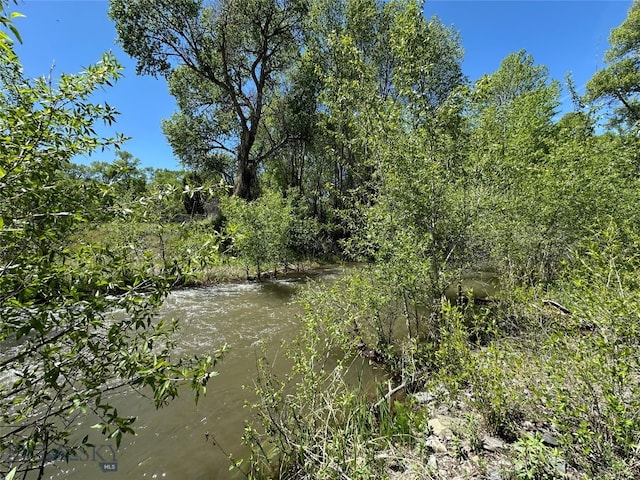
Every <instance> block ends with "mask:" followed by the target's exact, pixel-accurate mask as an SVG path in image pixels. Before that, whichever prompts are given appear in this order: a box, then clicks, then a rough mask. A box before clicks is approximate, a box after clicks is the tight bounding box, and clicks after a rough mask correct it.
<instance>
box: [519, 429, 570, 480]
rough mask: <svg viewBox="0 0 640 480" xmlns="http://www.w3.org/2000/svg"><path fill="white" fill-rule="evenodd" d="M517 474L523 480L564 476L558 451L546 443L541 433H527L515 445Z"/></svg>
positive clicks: (541, 479)
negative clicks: (559, 466)
mask: <svg viewBox="0 0 640 480" xmlns="http://www.w3.org/2000/svg"><path fill="white" fill-rule="evenodd" d="M514 451H515V462H514V467H515V476H516V478H517V479H522V480H525V479H526V480H552V479H554V478H563V476H564V475H563V473H562V472H561V471H559V470H558V464H559V462H560V461H561V460H560V458H559V454H558V451H557V450H556V449H550V448H548V447H547V446H545V445H544V443H543V442H542V438H541V437H540V435H525V436H524V437H522V438H521V439H520V440H518V441H517V442H516V443H515V445H514Z"/></svg>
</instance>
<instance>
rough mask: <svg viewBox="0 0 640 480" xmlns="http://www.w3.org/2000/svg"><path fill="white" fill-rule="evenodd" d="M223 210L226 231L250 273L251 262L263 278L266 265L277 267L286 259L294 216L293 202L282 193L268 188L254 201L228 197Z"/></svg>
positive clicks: (224, 200) (259, 276) (235, 251)
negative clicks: (290, 203) (291, 203)
mask: <svg viewBox="0 0 640 480" xmlns="http://www.w3.org/2000/svg"><path fill="white" fill-rule="evenodd" d="M222 211H223V213H224V215H225V217H226V219H227V223H226V232H225V233H226V235H227V237H228V238H229V239H230V240H231V243H232V245H233V252H234V253H236V254H237V255H239V256H240V258H242V259H243V260H244V262H245V265H246V269H247V277H249V266H250V265H251V266H255V268H256V275H257V277H258V280H260V279H261V278H262V272H263V267H265V266H266V265H273V266H274V270H275V269H276V268H277V265H278V263H280V262H281V261H284V260H285V259H286V253H287V252H286V248H287V246H288V242H287V240H288V238H289V232H290V230H291V227H292V223H293V216H292V213H291V205H289V203H287V201H286V199H284V198H282V196H280V194H279V193H277V192H266V193H265V194H264V195H262V196H261V197H260V198H259V199H257V200H256V201H254V202H247V201H245V200H243V199H241V198H237V197H227V198H225V199H223V203H222ZM283 263H284V262H283ZM285 264H286V263H285Z"/></svg>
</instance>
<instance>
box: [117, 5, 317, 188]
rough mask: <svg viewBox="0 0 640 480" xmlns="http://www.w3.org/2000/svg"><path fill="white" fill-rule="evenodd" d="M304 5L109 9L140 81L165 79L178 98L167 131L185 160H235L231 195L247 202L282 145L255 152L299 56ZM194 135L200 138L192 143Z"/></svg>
mask: <svg viewBox="0 0 640 480" xmlns="http://www.w3.org/2000/svg"><path fill="white" fill-rule="evenodd" d="M304 3H305V2H304V1H295V0H218V1H216V2H212V3H204V2H203V1H201V0H177V1H176V0H161V1H156V0H139V1H135V2H131V1H128V0H111V2H110V10H109V15H110V16H111V18H112V19H113V20H114V21H115V23H116V30H117V32H118V36H119V38H120V41H121V42H122V45H123V48H124V50H125V51H126V52H127V53H128V54H129V55H131V56H132V57H134V58H136V59H137V62H138V65H137V71H138V73H146V74H152V75H157V74H161V75H164V76H165V77H166V78H167V79H168V81H169V84H170V88H171V92H172V94H174V95H175V96H176V99H177V101H178V107H179V108H180V112H179V113H178V114H176V115H175V116H174V117H173V118H172V119H171V120H169V121H167V122H165V124H164V130H165V132H166V133H167V135H168V137H169V141H170V143H171V144H172V145H173V146H174V149H176V152H177V153H178V154H179V155H180V158H182V159H184V160H186V161H188V162H191V161H193V159H195V158H196V157H197V156H199V155H200V156H202V155H204V156H205V157H206V156H208V155H209V154H210V152H214V151H218V152H227V153H231V154H233V155H234V156H235V158H236V163H237V164H236V175H235V189H234V194H235V195H237V196H239V197H242V198H245V199H252V198H255V197H256V196H257V193H258V192H257V175H258V168H259V166H260V164H261V162H262V161H263V160H264V159H265V158H266V157H267V156H269V155H270V154H271V153H272V152H273V151H274V150H277V148H278V147H279V146H281V145H282V143H283V140H281V141H276V142H274V143H273V144H264V146H261V147H260V148H256V147H257V143H256V142H257V141H258V137H259V133H260V130H261V129H262V128H264V127H265V125H264V121H263V118H264V115H265V111H266V109H267V108H268V106H269V102H270V100H271V96H272V95H273V93H274V92H275V91H276V90H277V89H278V88H279V84H280V80H281V74H282V72H283V71H285V70H286V68H287V67H288V65H289V64H290V61H291V56H292V55H293V54H296V53H297V32H298V29H299V25H300V22H301V18H302V15H303V14H304V11H305V8H304ZM190 130H192V131H195V132H198V135H197V137H196V138H195V141H194V142H190V141H189V140H190V139H194V138H193V137H192V136H190V135H188V132H189V131H190ZM267 137H268V135H267ZM198 152H201V153H198Z"/></svg>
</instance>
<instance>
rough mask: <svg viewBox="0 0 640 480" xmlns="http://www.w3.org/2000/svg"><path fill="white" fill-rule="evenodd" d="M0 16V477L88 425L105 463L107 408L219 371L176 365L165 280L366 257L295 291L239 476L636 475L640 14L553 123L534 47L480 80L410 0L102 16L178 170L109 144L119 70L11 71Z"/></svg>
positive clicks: (551, 101)
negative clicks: (2, 374) (294, 311)
mask: <svg viewBox="0 0 640 480" xmlns="http://www.w3.org/2000/svg"><path fill="white" fill-rule="evenodd" d="M0 5H1V6H2V10H1V12H0V26H1V27H2V29H0V57H1V59H2V61H1V62H0V105H1V106H2V108H0V136H2V141H1V142H0V369H2V371H6V372H11V376H12V378H11V379H10V381H7V382H4V383H0V399H2V402H0V427H1V428H2V429H1V430H0V453H1V452H19V454H16V455H14V456H12V457H11V458H10V459H8V460H7V461H4V462H0V474H2V475H5V478H6V479H7V480H11V479H15V478H20V477H24V478H26V477H27V476H28V475H29V473H30V472H32V474H33V476H37V477H38V478H44V476H45V472H46V471H47V466H48V465H47V458H50V456H49V454H51V453H52V452H56V455H63V456H66V458H69V457H71V456H72V455H74V454H75V453H76V452H78V451H81V450H82V449H86V448H89V447H90V446H91V444H90V443H89V440H88V436H86V437H85V438H84V439H83V440H81V441H80V442H77V441H75V440H73V435H72V433H73V429H74V425H75V423H74V420H75V419H76V418H77V417H78V416H94V417H96V418H98V420H99V421H98V423H97V424H96V425H94V427H93V428H95V429H96V431H97V432H99V434H100V435H103V436H104V437H105V438H108V439H114V440H115V442H116V447H117V446H119V444H120V441H121V439H122V437H123V436H124V435H130V434H133V433H135V430H134V427H135V424H134V422H135V416H136V412H135V411H129V412H123V411H118V409H117V408H116V407H115V406H114V405H112V404H111V403H112V402H111V400H110V399H111V398H113V394H114V393H115V392H118V391H121V390H125V389H127V390H135V391H138V392H144V396H145V397H146V398H147V399H151V401H153V403H154V405H155V407H156V408H160V407H162V406H163V405H165V404H167V403H168V402H170V401H171V400H172V399H174V398H175V397H176V396H177V395H178V393H179V392H183V391H184V389H183V387H186V386H188V387H190V388H191V390H192V391H193V395H194V397H195V400H196V402H197V400H198V398H199V397H200V395H203V394H204V393H206V388H207V385H208V383H209V381H210V380H211V379H212V378H214V377H215V376H216V373H217V372H216V370H219V373H220V374H221V375H224V362H222V363H221V364H220V365H218V362H219V361H220V360H221V358H222V354H223V353H224V352H223V349H222V350H214V351H211V352H209V353H207V354H203V355H193V356H191V357H184V358H182V357H177V356H176V355H175V354H174V340H175V335H174V332H175V330H176V328H177V324H176V322H163V321H160V322H156V321H154V319H155V315H156V313H157V311H158V309H159V308H160V307H161V305H162V302H163V301H164V299H165V298H166V296H167V295H168V294H169V293H170V292H171V290H172V289H173V288H176V287H177V286H178V285H187V284H188V285H192V284H194V283H208V282H220V281H225V280H230V279H232V278H233V279H236V278H243V279H245V280H246V279H250V278H255V279H256V280H258V281H260V280H263V279H264V278H266V277H267V276H268V275H270V272H274V271H276V272H277V271H278V269H280V270H282V266H283V265H298V264H301V265H315V264H316V263H320V260H319V259H328V260H329V261H334V260H335V259H340V260H345V261H354V262H362V263H363V264H364V265H363V266H362V267H361V268H356V269H348V271H346V272H345V273H344V275H342V276H341V277H340V278H338V279H337V280H336V281H335V282H332V283H331V284H330V285H324V286H323V285H320V284H313V283H311V284H310V285H309V286H308V288H305V289H303V291H302V292H301V294H300V295H299V298H298V301H299V302H300V303H301V305H302V307H303V310H304V314H303V315H302V316H301V318H300V321H301V332H300V336H299V337H298V338H297V339H296V341H294V342H292V343H291V344H290V345H287V349H288V355H289V357H290V361H291V364H292V369H291V371H290V372H289V373H288V374H286V375H282V376H278V375H276V374H275V373H274V370H272V369H271V368H270V362H271V361H272V359H271V358H269V354H268V352H264V354H263V355H260V356H259V359H258V374H257V379H256V384H255V393H256V395H257V399H258V400H257V401H256V402H255V405H253V410H252V412H253V423H251V422H249V423H248V424H247V425H246V428H245V431H244V437H243V440H244V441H245V442H246V443H247V445H249V446H250V447H251V450H252V455H251V457H250V458H248V459H244V461H241V460H236V459H230V461H231V462H232V468H236V469H237V472H236V473H238V472H239V473H240V474H241V475H244V476H245V477H247V478H251V479H254V480H263V479H267V478H273V479H282V480H288V479H291V480H293V479H300V480H304V479H310V480H311V479H314V480H315V479H326V480H339V479H340V480H347V479H353V480H356V479H362V480H364V479H371V478H375V479H389V480H410V479H458V478H459V479H472V478H473V479H476V478H477V479H480V478H483V479H489V480H520V479H532V480H536V479H542V480H544V479H598V480H601V479H610V480H614V479H615V480H620V479H629V480H632V479H635V478H640V413H639V412H640V353H639V352H640V348H639V347H640V340H639V339H640V318H639V309H638V306H639V305H640V209H638V205H640V188H639V183H640V156H639V155H638V152H640V134H639V132H640V113H639V112H640V98H638V92H639V91H640V51H639V48H638V45H640V30H639V29H638V28H637V26H638V25H639V24H640V1H638V0H634V1H633V2H632V5H631V8H630V10H629V13H628V17H627V19H626V20H625V21H624V22H623V23H622V24H621V25H620V26H619V27H617V28H615V29H614V30H613V31H612V34H611V37H610V43H611V46H610V49H609V50H608V51H607V53H606V56H605V66H604V67H603V69H602V70H600V71H598V72H597V73H596V74H595V75H594V77H593V78H592V79H591V80H590V81H589V82H588V83H587V85H586V87H585V88H586V90H585V92H584V94H579V93H578V92H577V90H576V87H575V85H573V80H572V79H571V77H570V76H569V77H567V79H566V85H565V86H564V88H565V89H566V90H567V91H568V92H569V93H570V94H571V96H572V98H573V101H574V106H575V108H574V111H572V112H566V113H564V114H563V115H561V116H560V115H559V110H558V109H559V106H560V99H561V95H562V91H563V86H562V84H561V83H560V82H559V81H558V80H555V79H552V78H550V77H549V72H548V69H547V68H546V67H545V66H543V65H537V64H536V63H535V61H534V59H533V57H532V56H531V55H530V54H528V53H527V52H526V51H524V50H521V51H517V52H513V53H511V54H509V55H508V56H507V57H506V58H505V59H504V60H503V62H502V63H501V65H500V67H499V68H498V69H497V70H496V71H495V72H493V73H491V74H486V75H485V76H483V77H482V78H481V79H478V81H476V82H475V83H473V84H471V83H470V82H469V81H468V80H467V78H466V77H465V76H464V74H463V71H462V54H463V49H462V44H461V41H460V35H459V33H458V32H456V31H455V30H453V28H452V27H447V26H445V25H443V24H442V22H440V20H439V19H437V18H433V19H426V18H424V16H423V15H422V4H421V3H420V2H418V1H415V0H389V1H384V2H376V1H373V0H345V1H344V2H333V1H325V0H309V1H307V0H303V1H292V2H276V1H270V0H250V1H249V0H224V1H222V0H221V1H220V2H217V3H216V7H215V8H214V7H213V6H211V4H210V3H209V2H197V1H192V0H180V1H162V2H158V1H156V0H138V1H136V2H130V1H129V0H110V2H109V5H110V9H109V16H110V18H111V19H112V20H113V21H114V24H115V27H116V31H117V33H118V38H119V41H120V42H121V44H122V46H123V49H124V50H125V52H127V53H128V54H129V55H131V56H132V57H134V58H135V59H136V61H137V62H138V65H137V67H138V71H139V72H140V73H146V74H152V75H157V76H161V77H163V78H165V79H166V80H167V82H168V87H169V90H170V92H171V94H172V95H173V96H174V97H175V98H176V106H177V108H178V110H177V112H176V113H175V114H174V115H173V116H172V117H171V118H170V119H167V120H166V121H164V122H163V125H162V128H163V131H164V132H165V134H166V136H167V140H168V141H169V143H170V144H171V146H172V148H173V150H174V152H175V154H176V156H177V157H178V158H179V159H180V161H181V162H182V164H183V165H184V167H185V170H184V171H179V172H176V171H167V170H153V169H143V168H140V161H139V159H135V158H133V156H132V155H131V154H130V153H128V152H126V151H124V150H122V149H121V148H120V146H121V145H122V144H123V142H124V140H125V138H124V137H123V136H116V137H114V138H102V137H100V136H99V135H97V133H96V130H98V125H100V124H102V123H106V124H112V123H113V122H115V120H116V117H117V111H116V110H115V108H114V107H112V106H110V105H108V104H107V103H106V102H105V103H104V104H99V105H98V104H94V103H92V102H91V98H93V97H92V94H93V92H95V91H96V90H97V89H101V88H106V87H110V86H112V84H113V83H114V82H116V81H117V80H118V78H119V77H120V76H121V75H122V71H121V70H122V69H121V66H120V65H119V63H118V62H117V60H116V59H115V57H114V56H113V55H112V54H105V55H104V56H103V58H102V60H101V61H100V62H98V63H97V64H95V65H92V66H89V67H87V68H86V69H85V70H84V71H83V72H81V73H78V74H62V75H61V76H60V78H58V79H53V78H51V76H49V77H42V78H40V79H28V78H25V77H24V75H23V69H22V65H21V63H20V60H19V58H18V56H17V55H16V54H15V52H14V49H13V44H14V43H13V42H14V41H20V36H19V32H18V30H17V29H16V27H15V25H14V23H13V22H14V20H13V19H14V18H18V17H19V16H20V15H19V14H12V13H10V12H9V11H8V9H9V7H10V6H11V5H12V2H10V1H8V0H0ZM218 7H219V8H218ZM203 52H206V55H205V54H203ZM105 149H107V150H108V149H115V151H116V153H115V158H114V159H113V162H93V163H91V164H89V165H86V164H85V165H79V164H76V163H74V160H75V159H76V158H78V157H86V156H87V155H88V154H90V153H92V152H96V151H104V150H105ZM474 272H475V273H474ZM483 272H484V273H483ZM489 273H490V275H489ZM476 274H478V275H479V278H478V277H477V276H476ZM483 275H484V276H483ZM489 284H490V286H491V289H489V288H488V287H489ZM446 292H449V294H448V295H447V294H446ZM451 292H453V294H451ZM114 293H116V294H117V295H114ZM114 309H118V310H119V311H120V312H122V315H119V316H118V318H115V319H114V318H108V317H109V316H108V315H107V313H108V312H110V311H113V310H114ZM203 342H207V339H203ZM211 348H212V350H213V348H214V347H211ZM362 357H364V359H365V360H367V361H370V362H371V363H373V364H375V366H376V367H377V368H379V369H381V370H383V371H384V373H385V375H386V377H385V381H384V382H381V384H380V385H379V386H378V390H377V391H376V392H375V394H372V392H371V391H370V390H369V389H368V388H363V385H362V384H361V383H362V382H360V383H359V382H358V381H356V382H354V381H353V378H354V377H355V378H356V379H360V378H361V372H360V371H358V370H357V368H358V364H359V363H360V364H361V363H362V362H358V361H355V360H354V359H361V358H362ZM214 369H216V370H214ZM354 369H355V371H353V370H354ZM210 388H215V380H212V381H211V384H210ZM238 407H240V406H238ZM3 460H4V457H3Z"/></svg>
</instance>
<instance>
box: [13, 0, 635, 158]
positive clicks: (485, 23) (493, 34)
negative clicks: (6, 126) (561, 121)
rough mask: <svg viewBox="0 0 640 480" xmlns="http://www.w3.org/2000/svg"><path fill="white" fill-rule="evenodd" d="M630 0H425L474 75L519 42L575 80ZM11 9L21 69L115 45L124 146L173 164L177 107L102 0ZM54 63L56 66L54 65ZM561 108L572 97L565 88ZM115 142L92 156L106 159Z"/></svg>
mask: <svg viewBox="0 0 640 480" xmlns="http://www.w3.org/2000/svg"><path fill="white" fill-rule="evenodd" d="M631 4H632V1H631V0H591V1H589V0H563V1H556V0H499V1H485V0H427V3H426V6H425V15H426V16H427V17H431V16H432V15H437V16H438V17H440V19H441V20H442V22H443V23H444V24H446V25H453V26H454V28H455V29H456V30H457V31H458V32H459V34H460V37H461V40H462V45H463V47H464V49H465V60H464V64H463V70H464V73H465V74H466V75H467V76H468V77H469V79H470V80H472V81H473V80H476V79H477V78H479V77H480V76H482V75H483V74H484V73H492V72H494V71H495V70H497V69H498V67H499V66H500V62H501V61H502V59H504V58H505V57H506V56H507V55H508V54H509V53H511V52H514V51H518V50H520V49H525V50H527V51H528V52H529V53H531V54H532V55H533V57H534V59H535V62H536V63H537V64H542V65H546V66H547V67H548V68H549V71H550V76H551V78H554V79H557V80H560V81H561V82H564V77H565V74H566V73H567V72H571V73H572V74H573V77H574V80H575V83H576V85H577V86H578V87H583V86H584V84H585V82H586V81H587V80H588V79H589V78H590V77H591V76H592V75H593V73H594V72H595V71H596V69H597V68H602V66H603V61H602V57H603V55H604V52H605V51H606V50H607V48H608V46H609V43H608V37H609V33H610V31H611V29H612V28H614V27H616V26H618V25H620V23H622V21H623V20H624V19H625V17H626V14H627V11H628V9H629V7H630V6H631ZM12 10H17V11H19V12H21V13H23V14H25V15H26V18H20V19H17V20H16V26H17V27H18V28H19V30H20V33H21V35H22V38H23V42H24V43H23V44H22V45H17V47H16V50H17V52H18V55H19V56H20V58H21V60H22V63H23V66H24V72H25V75H27V76H29V77H36V76H41V75H48V74H49V73H50V72H53V76H54V77H55V76H57V75H59V74H60V73H62V72H64V73H74V72H78V71H81V70H82V68H83V67H85V66H87V65H89V64H91V63H95V62H96V61H98V60H99V59H100V57H101V55H102V53H103V52H106V51H112V52H113V53H115V55H116V56H117V58H118V59H119V61H120V62H121V63H122V64H123V65H124V75H125V76H124V78H122V79H121V80H120V81H119V82H118V83H116V84H115V85H114V87H113V88H111V89H108V90H106V91H105V92H104V93H100V94H99V95H98V98H102V97H104V99H106V100H107V101H108V102H109V104H110V105H113V106H115V107H116V108H117V109H118V111H119V112H120V116H119V117H118V123H117V125H116V130H117V131H118V132H121V133H123V134H125V135H126V136H129V137H132V138H131V140H130V141H129V142H127V143H126V144H125V145H124V147H123V148H124V149H125V150H127V151H129V152H131V153H132V154H133V155H134V157H137V158H139V159H140V161H141V164H142V165H143V166H151V167H154V168H171V169H177V168H179V162H178V161H177V160H176V159H175V158H174V156H173V153H172V151H171V148H170V147H169V146H168V144H167V142H166V140H165V138H164V135H163V134H162V131H161V128H160V122H161V120H162V119H163V118H168V117H169V116H170V115H171V114H172V113H173V111H174V110H175V103H174V101H173V99H172V97H171V96H170V95H169V93H168V90H167V86H166V83H165V82H164V80H162V79H154V78H153V77H148V76H146V77H139V76H137V75H136V73H135V62H134V61H133V60H131V59H130V58H129V57H128V56H127V55H126V54H125V53H124V52H123V51H122V49H121V48H120V47H119V46H118V45H117V42H116V33H115V29H114V26H113V24H112V22H111V21H110V20H109V19H108V17H107V10H108V1H107V0H25V1H22V2H20V3H19V4H18V5H17V6H16V7H13V8H12ZM52 68H53V70H52ZM564 99H565V100H566V103H565V108H567V109H570V108H571V107H570V102H568V98H567V97H566V96H565V98H564ZM113 158H114V154H113V152H104V153H98V154H94V156H93V157H91V158H90V159H89V161H93V160H105V161H111V160H112V159H113Z"/></svg>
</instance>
